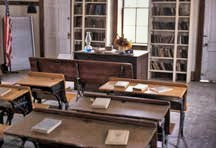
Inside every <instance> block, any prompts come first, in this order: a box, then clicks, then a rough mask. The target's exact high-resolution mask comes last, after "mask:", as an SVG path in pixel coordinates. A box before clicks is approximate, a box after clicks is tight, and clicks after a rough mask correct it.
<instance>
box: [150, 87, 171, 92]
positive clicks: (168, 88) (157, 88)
mask: <svg viewBox="0 0 216 148" xmlns="http://www.w3.org/2000/svg"><path fill="white" fill-rule="evenodd" d="M150 90H151V91H154V92H156V93H163V92H168V91H171V90H173V89H172V88H171V87H167V86H156V87H151V88H150Z"/></svg>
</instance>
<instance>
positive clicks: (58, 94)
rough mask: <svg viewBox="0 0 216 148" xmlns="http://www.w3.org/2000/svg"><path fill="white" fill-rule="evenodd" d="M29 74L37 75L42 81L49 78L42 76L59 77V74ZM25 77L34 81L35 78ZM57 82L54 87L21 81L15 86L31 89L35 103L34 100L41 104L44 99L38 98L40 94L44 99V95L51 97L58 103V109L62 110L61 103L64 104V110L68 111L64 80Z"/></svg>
mask: <svg viewBox="0 0 216 148" xmlns="http://www.w3.org/2000/svg"><path fill="white" fill-rule="evenodd" d="M30 74H35V75H39V76H40V77H43V79H44V81H45V79H46V78H47V79H49V80H50V78H48V77H47V76H44V75H59V74H52V73H43V72H30ZM41 74H42V75H41ZM62 76H63V75H62ZM27 77H31V78H33V80H34V77H35V76H30V75H28V76H27ZM36 77H37V76H36ZM24 79H25V78H24ZM58 79H59V78H58ZM35 80H36V81H37V79H35ZM57 81H58V83H56V84H54V85H48V84H47V85H38V84H35V83H34V82H31V81H28V80H27V82H23V80H20V81H18V82H17V84H19V85H22V86H28V87H30V88H31V90H32V95H33V97H34V102H35V100H38V102H39V103H41V99H44V98H41V97H40V95H41V94H43V97H44V95H47V96H53V97H54V98H55V99H56V100H57V101H58V104H59V109H63V103H64V104H65V109H68V107H69V103H68V101H67V99H66V92H65V81H64V78H62V79H61V80H60V79H59V80H57ZM47 83H48V82H47Z"/></svg>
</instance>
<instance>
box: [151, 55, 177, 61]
mask: <svg viewBox="0 0 216 148" xmlns="http://www.w3.org/2000/svg"><path fill="white" fill-rule="evenodd" d="M151 59H163V60H173V57H155V56H151Z"/></svg>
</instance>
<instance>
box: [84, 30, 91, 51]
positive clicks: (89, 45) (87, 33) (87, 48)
mask: <svg viewBox="0 0 216 148" xmlns="http://www.w3.org/2000/svg"><path fill="white" fill-rule="evenodd" d="M91 41H92V38H91V34H90V32H86V38H85V42H86V46H85V48H84V51H85V52H91V51H92V46H91Z"/></svg>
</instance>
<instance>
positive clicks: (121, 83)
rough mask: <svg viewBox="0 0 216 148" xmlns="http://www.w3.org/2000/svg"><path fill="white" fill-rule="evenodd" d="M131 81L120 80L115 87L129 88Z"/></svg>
mask: <svg viewBox="0 0 216 148" xmlns="http://www.w3.org/2000/svg"><path fill="white" fill-rule="evenodd" d="M129 84H130V83H129V82H128V81H118V82H116V83H115V85H114V87H117V88H127V87H128V85H129Z"/></svg>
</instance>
